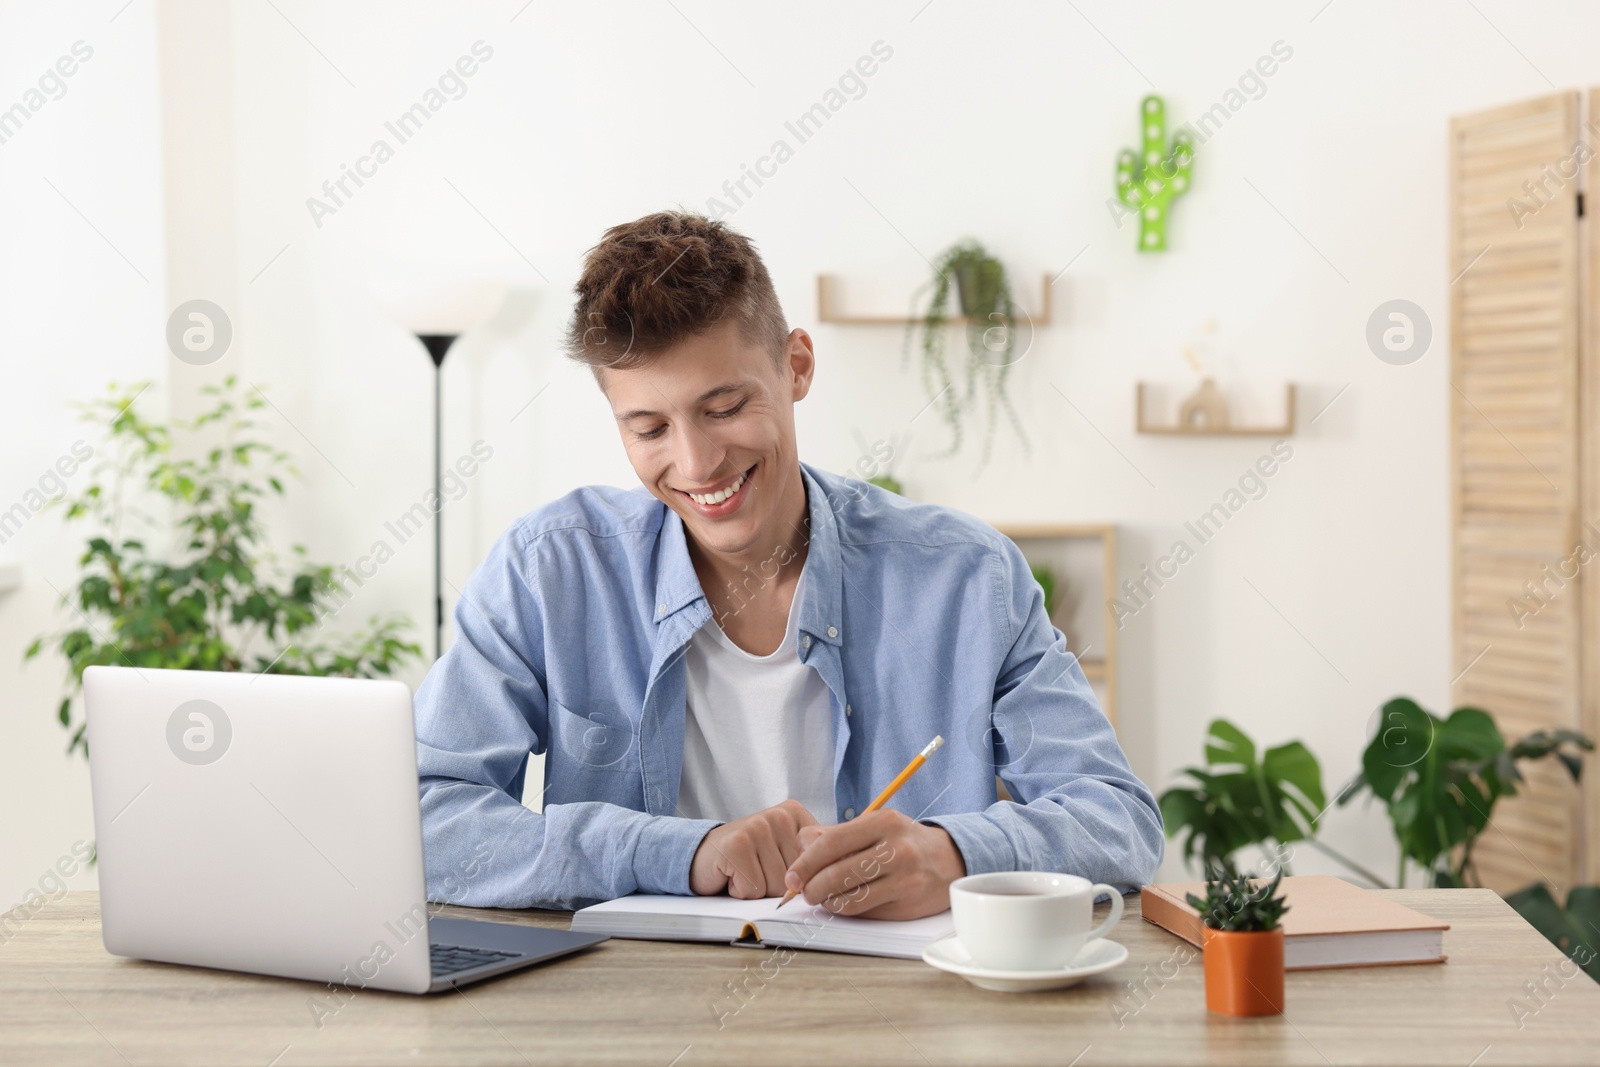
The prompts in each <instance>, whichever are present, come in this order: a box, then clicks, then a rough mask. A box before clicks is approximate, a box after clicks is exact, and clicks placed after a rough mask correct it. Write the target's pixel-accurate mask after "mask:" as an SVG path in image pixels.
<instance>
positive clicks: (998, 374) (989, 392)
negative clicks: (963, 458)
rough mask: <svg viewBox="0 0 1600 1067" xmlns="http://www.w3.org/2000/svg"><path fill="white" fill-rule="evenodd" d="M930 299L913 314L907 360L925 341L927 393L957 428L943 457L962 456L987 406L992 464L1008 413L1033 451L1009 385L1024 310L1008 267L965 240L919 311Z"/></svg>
mask: <svg viewBox="0 0 1600 1067" xmlns="http://www.w3.org/2000/svg"><path fill="white" fill-rule="evenodd" d="M952 287H954V290H955V294H956V306H957V309H958V311H959V313H960V315H961V326H962V332H963V335H964V338H965V341H966V347H965V350H964V351H961V350H955V351H952V349H951V347H950V343H949V342H950V334H951V332H952V330H953V329H954V327H955V325H956V324H954V323H952V322H950V320H949V317H948V316H949V311H948V306H949V304H950V296H951V289H952ZM924 294H925V298H926V301H927V303H926V304H925V305H924V306H923V307H922V308H921V310H920V311H918V312H917V313H916V314H914V315H913V321H912V323H911V325H910V326H909V327H908V328H907V330H906V354H907V356H908V357H909V355H910V351H911V345H912V341H913V339H914V338H916V337H917V336H918V335H919V334H920V344H919V349H920V351H921V354H922V368H921V369H922V384H923V388H924V389H926V390H927V393H928V399H929V402H930V403H931V404H932V405H933V406H934V408H936V409H937V410H938V412H939V416H940V418H942V419H943V420H944V424H945V425H946V426H948V427H949V428H950V448H949V450H948V451H946V452H945V453H943V454H944V455H946V456H950V455H954V454H955V453H956V452H958V451H960V449H961V445H962V443H963V441H964V440H965V437H966V425H965V423H966V420H967V417H968V415H969V414H970V413H971V412H972V411H973V410H974V408H975V407H976V406H977V405H978V404H979V403H980V402H981V404H982V408H983V429H984V439H983V462H985V463H987V462H988V460H989V453H990V450H991V448H992V446H993V444H994V435H995V428H996V427H997V426H998V425H999V415H1000V414H1001V413H1002V412H1004V414H1005V417H1006V421H1007V422H1009V423H1010V424H1011V427H1012V429H1013V430H1015V431H1016V434H1017V437H1018V439H1019V440H1021V442H1022V445H1023V448H1024V449H1027V448H1028V435H1027V434H1026V433H1025V432H1023V429H1022V422H1021V420H1020V419H1018V418H1017V412H1016V409H1015V408H1014V407H1013V406H1012V404H1011V398H1010V396H1009V395H1007V393H1006V378H1007V376H1008V375H1009V373H1010V371H1011V365H1012V363H1013V362H1015V358H1016V344H1017V336H1016V325H1017V308H1016V304H1015V303H1014V302H1013V300H1012V298H1011V282H1010V279H1009V278H1007V276H1006V269H1005V266H1004V265H1003V264H1002V263H1001V262H1000V261H999V260H998V259H996V258H994V256H992V255H990V254H989V253H988V251H986V250H985V249H984V247H983V246H982V245H981V244H979V243H978V242H977V241H974V240H971V239H968V240H965V241H961V242H960V243H958V244H955V245H952V246H951V247H950V248H948V249H946V250H945V251H944V252H943V253H941V254H940V255H939V257H938V258H937V259H935V260H934V261H933V277H932V278H931V279H930V280H929V281H928V283H927V284H926V285H924V286H923V287H922V288H921V289H919V290H918V291H917V297H916V299H915V301H914V304H915V303H916V302H918V301H921V300H922V299H924Z"/></svg>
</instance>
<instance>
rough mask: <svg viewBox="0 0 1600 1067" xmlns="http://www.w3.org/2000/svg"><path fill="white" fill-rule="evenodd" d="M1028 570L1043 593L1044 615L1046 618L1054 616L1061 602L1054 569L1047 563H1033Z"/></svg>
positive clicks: (1059, 587)
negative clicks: (1031, 572)
mask: <svg viewBox="0 0 1600 1067" xmlns="http://www.w3.org/2000/svg"><path fill="white" fill-rule="evenodd" d="M1029 569H1030V570H1032V571H1033V580H1034V581H1036V582H1038V583H1039V589H1040V590H1041V591H1042V592H1043V593H1044V613H1045V614H1046V615H1047V616H1048V615H1054V614H1055V612H1056V607H1057V606H1058V605H1059V603H1060V600H1061V586H1060V582H1059V581H1058V579H1057V578H1056V571H1055V568H1054V567H1052V566H1050V565H1049V564H1048V563H1035V564H1033V565H1032V566H1031V567H1030V568H1029Z"/></svg>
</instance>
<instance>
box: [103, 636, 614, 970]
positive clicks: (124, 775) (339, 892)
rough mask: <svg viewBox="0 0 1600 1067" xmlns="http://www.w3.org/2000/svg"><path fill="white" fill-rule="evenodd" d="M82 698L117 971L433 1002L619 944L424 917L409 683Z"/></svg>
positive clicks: (171, 674)
mask: <svg viewBox="0 0 1600 1067" xmlns="http://www.w3.org/2000/svg"><path fill="white" fill-rule="evenodd" d="M83 691H84V700H85V705H86V708H87V714H88V723H89V727H88V729H89V732H88V741H89V780H90V785H91V788H92V791H93V795H94V828H95V847H96V852H97V854H98V859H99V878H100V919H101V929H102V931H103V936H104V939H105V946H106V951H108V952H110V953H112V954H113V955H117V956H129V957H134V958H137V959H146V960H160V961H164V962H167V963H182V964H190V965H193V966H198V967H217V968H222V969H224V970H231V971H248V972H251V973H255V974H270V975H280V976H282V977H285V978H303V979H309V980H311V981H315V982H326V983H329V984H331V985H334V986H339V987H346V988H348V989H350V990H356V989H367V988H371V989H387V990H394V991H397V992H404V993H432V992H438V991H440V990H445V989H451V988H454V987H456V986H462V985H466V984H468V983H470V982H476V981H478V980H480V979H483V978H489V977H492V976H494V975H499V974H504V973H506V972H509V971H514V970H518V969H520V968H523V967H529V966H532V965H533V964H536V963H542V962H544V961H546V960H551V959H555V958H556V957H559V956H566V955H569V954H571V953H574V952H578V951H581V950H583V949H586V948H589V947H590V946H592V945H595V944H598V943H599V942H601V941H604V940H606V939H605V938H604V937H602V936H597V935H592V934H577V933H572V932H570V931H567V930H545V929H538V928H535V927H528V926H515V925H511V924H508V923H495V922H478V921H471V920H464V919H447V918H437V917H433V916H430V915H429V912H428V900H427V894H426V889H425V886H424V880H423V860H422V817H421V808H420V803H419V799H418V791H417V748H416V735H415V728H414V726H413V723H412V717H411V716H412V711H411V691H410V690H409V689H408V688H407V687H406V686H405V685H404V684H403V683H401V682H398V681H390V680H371V679H354V678H308V677H297V676H290V675H271V674H264V675H260V674H228V673H219V672H213V671H173V670H155V669H149V668H132V667H98V666H97V667H89V668H87V669H86V670H85V671H84V672H83ZM463 832H470V831H466V830H464V831H463ZM496 844H497V842H496V841H495V840H485V841H482V842H475V843H473V848H472V850H471V860H470V861H464V862H463V864H462V869H461V870H458V871H452V872H451V874H450V876H449V877H448V878H446V879H444V884H445V887H446V892H448V893H450V894H451V895H457V894H464V891H465V890H467V889H470V887H471V885H472V882H473V880H474V879H479V878H487V877H489V876H491V875H492V874H493V873H494V865H495V855H494V853H495V845H496ZM502 862H504V861H502Z"/></svg>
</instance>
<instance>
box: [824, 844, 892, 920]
mask: <svg viewBox="0 0 1600 1067" xmlns="http://www.w3.org/2000/svg"><path fill="white" fill-rule="evenodd" d="M889 875H890V871H889V869H888V868H887V867H886V866H885V865H884V864H883V863H882V862H881V860H880V859H879V858H878V854H877V849H876V848H875V847H874V848H870V849H863V850H862V851H860V852H853V853H851V854H850V855H848V856H842V857H840V858H839V859H838V860H836V861H835V862H833V863H830V864H829V865H828V866H826V867H824V868H823V869H822V870H820V871H818V872H817V874H816V875H815V876H813V877H812V878H811V880H810V881H808V882H806V884H805V886H804V893H805V898H806V903H808V904H821V905H823V906H824V907H826V908H827V909H828V910H829V911H833V912H836V913H837V914H840V915H853V914H856V913H858V912H861V911H864V910H866V909H867V908H870V907H875V906H877V905H878V904H879V903H881V902H882V900H881V894H882V892H883V891H884V890H885V889H886V888H888V887H887V886H886V885H881V884H880V883H882V882H883V881H884V879H886V878H888V877H889ZM868 896H874V899H873V901H872V903H870V904H869V903H866V898H867V897H868Z"/></svg>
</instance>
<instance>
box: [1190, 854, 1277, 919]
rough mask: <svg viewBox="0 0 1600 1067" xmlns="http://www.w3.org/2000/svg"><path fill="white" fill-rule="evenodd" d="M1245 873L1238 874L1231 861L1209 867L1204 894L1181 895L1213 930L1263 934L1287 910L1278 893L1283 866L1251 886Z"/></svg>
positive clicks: (1248, 876)
mask: <svg viewBox="0 0 1600 1067" xmlns="http://www.w3.org/2000/svg"><path fill="white" fill-rule="evenodd" d="M1250 877H1251V876H1250V875H1249V874H1248V873H1245V874H1240V873H1239V872H1238V871H1236V870H1235V869H1234V868H1233V866H1232V865H1231V864H1226V863H1225V864H1221V865H1218V866H1214V867H1213V868H1212V869H1211V872H1210V874H1209V876H1208V877H1207V879H1206V895H1205V896H1204V897H1203V898H1202V897H1198V896H1196V895H1195V894H1193V893H1186V894H1184V899H1186V900H1187V901H1188V902H1189V904H1190V906H1191V907H1194V908H1197V909H1199V911H1200V921H1201V922H1203V923H1204V924H1205V925H1206V926H1209V927H1210V928H1211V929H1213V930H1225V931H1228V932H1230V933H1265V932H1267V931H1270V930H1276V929H1277V928H1278V925H1279V924H1280V923H1281V922H1282V921H1283V916H1284V913H1286V912H1287V911H1288V910H1289V905H1288V903H1287V902H1286V901H1285V900H1284V898H1283V897H1282V895H1280V894H1279V892H1278V886H1279V883H1280V882H1282V881H1283V868H1282V867H1279V868H1278V873H1277V874H1276V875H1274V876H1273V878H1272V881H1270V882H1267V883H1265V884H1263V885H1252V884H1251V881H1250Z"/></svg>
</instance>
